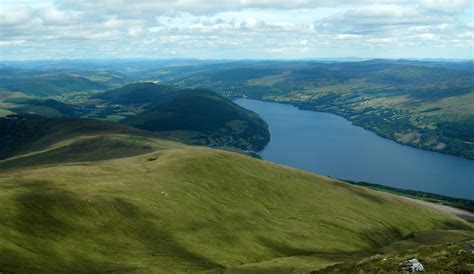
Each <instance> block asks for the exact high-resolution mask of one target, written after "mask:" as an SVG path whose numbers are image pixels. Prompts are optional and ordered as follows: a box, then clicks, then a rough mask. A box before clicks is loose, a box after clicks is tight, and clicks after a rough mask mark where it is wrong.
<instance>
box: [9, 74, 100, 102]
mask: <svg viewBox="0 0 474 274" xmlns="http://www.w3.org/2000/svg"><path fill="white" fill-rule="evenodd" d="M0 88H1V89H4V90H6V91H11V92H23V93H25V94H27V95H31V96H39V97H47V96H61V95H64V94H68V93H71V92H80V91H91V90H103V89H105V88H106V87H105V86H104V85H103V84H101V83H99V82H94V81H91V80H89V79H87V78H84V77H80V76H77V75H70V74H54V75H45V76H36V75H34V74H33V75H32V76H25V75H21V76H17V77H11V76H10V77H5V76H3V77H0Z"/></svg>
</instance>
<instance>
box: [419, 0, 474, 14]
mask: <svg viewBox="0 0 474 274" xmlns="http://www.w3.org/2000/svg"><path fill="white" fill-rule="evenodd" d="M421 5H422V6H423V7H424V8H426V9H428V10H432V11H437V12H441V13H459V12H462V11H464V10H466V9H467V8H469V7H471V9H472V8H473V2H472V0H422V1H421Z"/></svg>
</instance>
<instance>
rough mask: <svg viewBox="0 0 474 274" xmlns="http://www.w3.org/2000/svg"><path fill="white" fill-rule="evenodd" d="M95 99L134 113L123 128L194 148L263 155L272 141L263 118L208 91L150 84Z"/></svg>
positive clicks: (102, 95) (129, 116)
mask: <svg viewBox="0 0 474 274" xmlns="http://www.w3.org/2000/svg"><path fill="white" fill-rule="evenodd" d="M95 98H98V99H100V100H102V102H103V103H106V104H108V105H109V106H110V105H112V106H113V109H112V111H113V112H114V113H117V114H120V113H123V112H128V113H130V112H133V114H132V115H126V116H125V117H124V118H123V119H122V120H120V122H121V123H124V124H127V125H131V126H134V127H137V128H140V129H144V130H149V131H155V132H160V133H161V134H163V135H166V136H169V137H173V138H177V139H180V140H183V141H185V142H189V143H192V144H198V145H207V146H220V147H223V146H224V147H234V148H239V149H243V150H250V151H259V150H261V149H263V148H264V147H265V145H266V144H267V143H268V141H269V139H270V134H269V132H268V125H267V124H266V122H265V121H263V120H262V119H261V118H260V117H259V116H258V115H257V114H255V113H253V112H251V111H248V110H246V109H244V108H242V107H240V106H238V105H237V104H235V103H233V102H232V101H230V100H228V99H226V98H224V97H222V96H220V95H218V94H217V93H214V92H212V91H210V90H207V89H177V88H174V87H171V86H165V85H158V84H155V83H150V82H145V83H135V84H130V85H126V86H124V87H121V88H118V89H114V90H110V91H107V92H104V93H101V94H98V95H96V96H95ZM117 105H119V106H117ZM109 114H111V113H109Z"/></svg>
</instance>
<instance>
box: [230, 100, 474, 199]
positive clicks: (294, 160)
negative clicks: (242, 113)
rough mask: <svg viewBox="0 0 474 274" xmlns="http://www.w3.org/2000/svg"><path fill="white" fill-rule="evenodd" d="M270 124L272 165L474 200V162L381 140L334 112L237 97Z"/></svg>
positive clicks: (268, 150) (266, 153) (266, 152)
mask: <svg viewBox="0 0 474 274" xmlns="http://www.w3.org/2000/svg"><path fill="white" fill-rule="evenodd" d="M236 103H237V104H239V105H241V106H243V107H245V108H247V109H249V110H252V111H254V112H256V113H258V114H259V115H260V116H261V117H262V118H263V119H264V120H265V121H267V123H268V124H269V126H270V133H271V141H270V143H269V144H268V146H267V147H266V148H265V149H264V150H263V151H262V152H261V153H260V155H261V156H262V157H263V158H264V159H265V160H269V161H272V162H276V163H280V164H284V165H287V166H292V167H296V168H300V169H303V170H306V171H311V172H315V173H319V174H322V175H326V176H332V177H336V178H341V179H349V180H353V181H365V182H370V183H377V184H382V185H387V186H392V187H398V188H406V189H414V190H420V191H426V192H432V193H437V194H442V195H448V196H452V197H460V198H467V199H474V161H472V160H467V159H463V158H459V157H455V156H451V155H445V154H441V153H436V152H431V151H426V150H421V149H416V148H412V147H409V146H404V145H401V144H398V143H396V142H394V141H391V140H388V139H385V138H382V137H379V136H377V135H375V134H374V133H372V132H370V131H367V130H365V129H363V128H361V127H357V126H354V125H352V123H351V122H349V121H348V120H346V119H344V118H342V117H340V116H337V115H334V114H330V113H323V112H315V111H305V110H299V109H297V108H296V107H293V106H291V105H285V104H277V103H269V102H262V101H256V100H248V99H238V100H236Z"/></svg>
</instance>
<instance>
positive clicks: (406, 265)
mask: <svg viewBox="0 0 474 274" xmlns="http://www.w3.org/2000/svg"><path fill="white" fill-rule="evenodd" d="M400 266H401V267H402V269H403V270H407V271H408V272H424V271H425V268H424V267H423V265H422V264H421V263H420V262H419V261H418V260H417V259H411V260H408V261H404V262H402V263H400Z"/></svg>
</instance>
